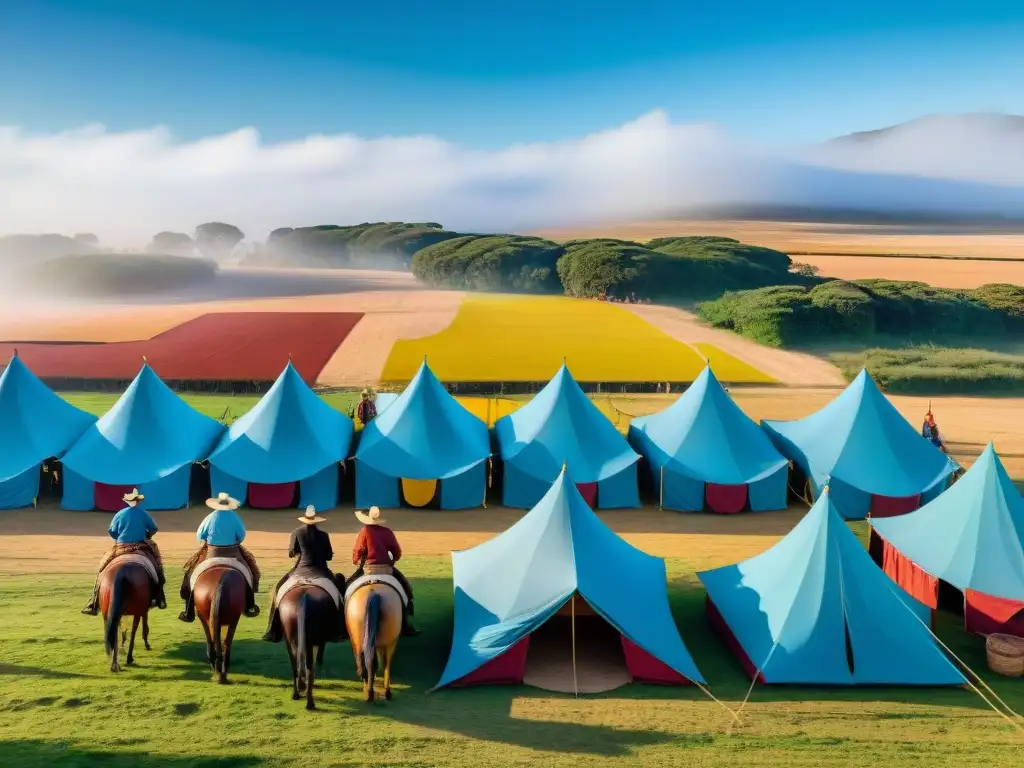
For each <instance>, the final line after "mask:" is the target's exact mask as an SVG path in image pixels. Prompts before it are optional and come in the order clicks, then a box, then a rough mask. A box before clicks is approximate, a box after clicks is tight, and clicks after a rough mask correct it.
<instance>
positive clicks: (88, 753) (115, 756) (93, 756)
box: [0, 739, 266, 768]
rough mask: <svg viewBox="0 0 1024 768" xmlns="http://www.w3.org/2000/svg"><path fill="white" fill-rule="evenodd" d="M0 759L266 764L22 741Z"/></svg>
mask: <svg viewBox="0 0 1024 768" xmlns="http://www.w3.org/2000/svg"><path fill="white" fill-rule="evenodd" d="M0 755H2V763H3V765H4V766H5V768H21V767H22V766H25V767H26V768H28V767H30V766H43V765H59V766H61V768H94V766H106V767H107V768H135V766H139V765H160V766H169V767H170V768H174V767H175V766H182V768H184V766H188V767H189V768H252V767H254V766H261V765H264V764H265V762H266V761H265V760H264V759H263V758H260V757H254V756H250V755H233V756H230V757H204V756H202V755H189V756H188V757H172V756H170V755H150V754H148V753H146V752H129V751H124V752H122V751H112V750H106V749H98V748H93V747H85V746H80V745H76V744H68V743H65V742H54V741H37V740H28V739H25V740H18V741H0Z"/></svg>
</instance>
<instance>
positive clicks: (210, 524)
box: [178, 493, 260, 623]
mask: <svg viewBox="0 0 1024 768" xmlns="http://www.w3.org/2000/svg"><path fill="white" fill-rule="evenodd" d="M206 506H208V507H209V508H210V509H212V510H213V511H212V512H211V513H210V514H208V515H207V516H206V518H205V519H204V520H203V522H202V523H200V524H199V530H198V531H196V539H197V540H198V541H200V542H201V545H200V547H199V550H198V551H197V552H196V553H195V554H194V555H192V557H191V558H189V560H188V562H187V563H185V580H184V581H183V582H182V584H181V599H182V600H184V601H185V610H184V611H182V612H181V613H180V614H178V618H179V619H181V620H182V621H185V622H190V623H191V622H193V621H195V620H196V606H195V603H194V602H193V600H192V587H191V580H192V571H193V570H195V567H196V566H197V565H199V563H201V562H202V561H203V560H205V559H206V554H207V551H208V550H209V549H211V548H212V549H221V548H230V549H237V552H238V557H240V558H241V559H242V560H243V561H244V562H245V564H246V565H247V566H248V567H249V571H250V572H251V573H252V589H249V590H248V594H247V596H246V607H245V615H246V616H248V617H249V618H253V617H255V616H259V615H260V607H259V606H258V605H256V593H257V592H259V589H260V569H259V566H257V565H256V558H255V557H253V556H252V553H251V552H250V551H249V550H247V549H246V548H245V547H243V546H242V542H243V541H245V523H243V522H242V518H241V517H240V516H239V514H238V513H237V512H236V511H235V510H236V509H238V508H239V507H240V506H241V504H240V503H239V502H238V501H237V500H236V499H233V498H231V496H230V495H228V494H226V493H219V494H217V496H216V497H214V498H212V499H207V500H206Z"/></svg>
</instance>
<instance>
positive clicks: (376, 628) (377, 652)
mask: <svg viewBox="0 0 1024 768" xmlns="http://www.w3.org/2000/svg"><path fill="white" fill-rule="evenodd" d="M402 612H403V607H402V598H401V596H400V595H399V594H398V592H396V591H395V590H394V588H392V587H390V586H388V585H387V584H367V585H366V586H363V587H360V588H359V589H357V590H356V591H355V592H354V593H353V594H352V596H351V597H350V598H349V599H348V601H347V602H346V603H345V625H346V626H347V627H348V636H349V638H350V639H351V641H352V652H353V653H354V654H355V657H356V673H357V674H358V675H359V678H360V679H361V680H362V681H363V700H364V701H367V702H370V701H373V697H374V692H373V681H374V677H375V676H376V674H377V665H378V664H379V665H381V666H383V667H384V698H385V699H388V700H389V701H390V700H391V662H392V661H393V660H394V658H395V648H396V647H397V646H398V638H399V636H400V635H401V634H402Z"/></svg>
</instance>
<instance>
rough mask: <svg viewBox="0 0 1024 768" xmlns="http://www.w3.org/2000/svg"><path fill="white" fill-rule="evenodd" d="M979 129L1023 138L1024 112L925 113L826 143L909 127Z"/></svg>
mask: <svg viewBox="0 0 1024 768" xmlns="http://www.w3.org/2000/svg"><path fill="white" fill-rule="evenodd" d="M919 130H928V131H932V130H934V131H948V130H957V131H964V130H970V131H979V132H982V131H983V132H993V133H1002V134H1005V135H1011V136H1012V135H1013V134H1018V135H1019V136H1020V137H1021V139H1022V140H1024V115H1003V114H999V113H994V112H975V113H970V114H965V115H925V116H923V117H916V118H914V119H913V120H908V121H906V122H905V123H898V124H896V125H890V126H888V127H886V128H876V129H874V130H870V131H856V132H854V133H848V134H846V135H844V136H838V137H836V138H834V139H830V140H829V141H828V142H826V143H827V144H840V145H844V144H865V143H870V142H873V141H878V140H879V139H887V138H891V137H893V136H896V135H898V134H900V133H906V132H908V131H911V132H917V131H919Z"/></svg>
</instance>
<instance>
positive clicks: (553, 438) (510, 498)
mask: <svg viewBox="0 0 1024 768" xmlns="http://www.w3.org/2000/svg"><path fill="white" fill-rule="evenodd" d="M494 431H495V434H496V436H497V439H498V445H499V446H500V451H501V460H502V465H503V471H504V492H503V495H504V503H505V506H507V507H522V508H529V507H532V506H533V505H534V504H536V503H537V502H538V501H539V500H540V499H541V497H542V496H543V495H544V494H545V492H546V491H547V489H548V488H550V487H551V483H552V481H554V479H555V478H556V477H558V472H559V470H560V469H561V467H562V465H563V464H567V465H568V468H569V473H570V474H571V475H572V478H573V480H575V481H576V482H577V483H579V484H580V485H581V490H582V491H583V492H584V493H585V494H586V495H587V497H588V501H590V502H591V503H592V504H593V503H594V495H595V493H594V491H596V506H597V507H600V508H604V509H610V508H616V507H639V506H640V493H639V490H638V488H637V472H636V465H637V462H638V461H639V459H640V457H639V456H638V455H637V453H636V452H635V451H634V450H633V449H632V448H630V447H629V443H628V442H626V438H625V437H623V436H622V434H621V433H620V432H619V431H618V430H617V429H615V426H614V425H613V424H612V423H611V422H610V421H608V419H607V418H606V417H605V416H604V414H602V413H601V411H599V410H598V409H597V406H595V405H594V404H593V403H592V402H591V400H590V398H588V397H587V396H586V394H584V392H583V390H582V389H580V385H579V384H577V383H576V380H575V379H573V377H572V374H570V373H569V369H568V368H567V367H566V366H565V365H563V366H562V367H561V368H560V369H559V370H558V373H556V374H555V376H554V378H553V379H551V381H549V382H548V383H547V384H546V385H545V386H544V388H543V389H542V390H541V391H540V392H538V393H537V394H536V396H534V397H533V399H532V400H530V402H528V403H527V404H526V405H524V406H523V407H522V408H520V409H518V410H517V411H515V412H513V413H510V414H509V415H508V416H503V417H502V418H500V419H498V421H497V423H496V424H495V425H494Z"/></svg>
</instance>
